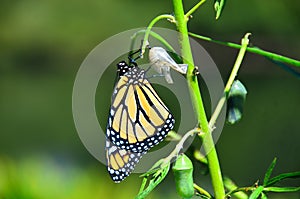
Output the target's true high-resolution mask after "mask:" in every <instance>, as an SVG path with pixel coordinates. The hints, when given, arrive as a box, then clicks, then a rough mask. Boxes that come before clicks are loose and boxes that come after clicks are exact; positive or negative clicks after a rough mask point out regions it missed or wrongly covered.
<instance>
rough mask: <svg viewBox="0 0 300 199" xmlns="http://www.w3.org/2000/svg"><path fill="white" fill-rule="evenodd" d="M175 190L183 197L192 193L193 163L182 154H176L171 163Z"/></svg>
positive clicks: (191, 195) (189, 196)
mask: <svg viewBox="0 0 300 199" xmlns="http://www.w3.org/2000/svg"><path fill="white" fill-rule="evenodd" d="M172 170H173V173H174V176H175V183H176V190H177V193H178V195H180V196H181V197H183V198H191V197H193V195H194V181H193V164H192V161H191V160H190V159H189V158H188V157H187V156H186V155H184V154H181V155H179V156H178V158H177V160H176V162H175V163H174V165H173V168H172Z"/></svg>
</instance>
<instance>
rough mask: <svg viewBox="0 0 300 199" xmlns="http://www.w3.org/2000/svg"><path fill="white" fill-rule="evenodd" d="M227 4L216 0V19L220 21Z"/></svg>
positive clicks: (224, 0)
mask: <svg viewBox="0 0 300 199" xmlns="http://www.w3.org/2000/svg"><path fill="white" fill-rule="evenodd" d="M225 2H226V0H215V4H214V8H215V11H216V19H219V17H220V15H221V13H222V11H223V8H224V6H225Z"/></svg>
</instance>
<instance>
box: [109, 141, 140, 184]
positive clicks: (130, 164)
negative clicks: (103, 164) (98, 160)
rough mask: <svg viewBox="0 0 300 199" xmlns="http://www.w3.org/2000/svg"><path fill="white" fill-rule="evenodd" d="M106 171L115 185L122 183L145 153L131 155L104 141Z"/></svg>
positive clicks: (131, 153)
mask: <svg viewBox="0 0 300 199" xmlns="http://www.w3.org/2000/svg"><path fill="white" fill-rule="evenodd" d="M105 149H106V161H107V170H108V172H109V174H110V177H111V178H112V180H113V181H114V182H116V183H119V182H121V181H123V180H124V179H125V178H126V177H127V176H128V175H129V174H130V173H131V172H132V171H133V169H134V167H135V165H136V164H137V163H138V162H139V160H140V159H141V158H142V155H143V154H144V153H145V152H144V153H133V152H130V151H128V150H125V149H120V148H119V147H117V146H115V145H114V144H113V143H112V142H110V141H109V140H108V139H106V148H105Z"/></svg>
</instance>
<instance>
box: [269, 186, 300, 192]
mask: <svg viewBox="0 0 300 199" xmlns="http://www.w3.org/2000/svg"><path fill="white" fill-rule="evenodd" d="M264 191H270V192H297V191H300V187H267V188H265V189H264Z"/></svg>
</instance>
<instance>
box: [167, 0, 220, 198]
mask: <svg viewBox="0 0 300 199" xmlns="http://www.w3.org/2000/svg"><path fill="white" fill-rule="evenodd" d="M173 6H174V14H175V20H176V24H177V29H178V31H179V34H180V35H179V43H180V45H181V55H182V57H183V59H184V63H186V64H188V65H189V67H188V71H187V84H188V87H189V91H190V95H191V100H192V104H193V107H194V111H195V114H196V117H197V120H198V123H199V124H200V127H201V129H202V131H203V132H204V136H203V146H204V149H205V151H206V153H207V160H208V167H209V171H210V175H211V179H212V186H213V188H214V192H215V198H216V199H224V197H225V191H224V186H223V180H222V175H221V169H220V165H219V160H218V156H217V152H216V149H215V146H214V141H213V138H212V135H211V132H210V128H209V126H208V121H207V117H206V113H205V109H204V106H203V101H202V98H201V93H200V89H199V86H198V80H197V77H196V76H195V75H194V73H193V71H194V61H193V55H192V51H191V46H190V42H189V37H188V29H187V20H186V17H185V15H184V9H183V4H182V0H173Z"/></svg>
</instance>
